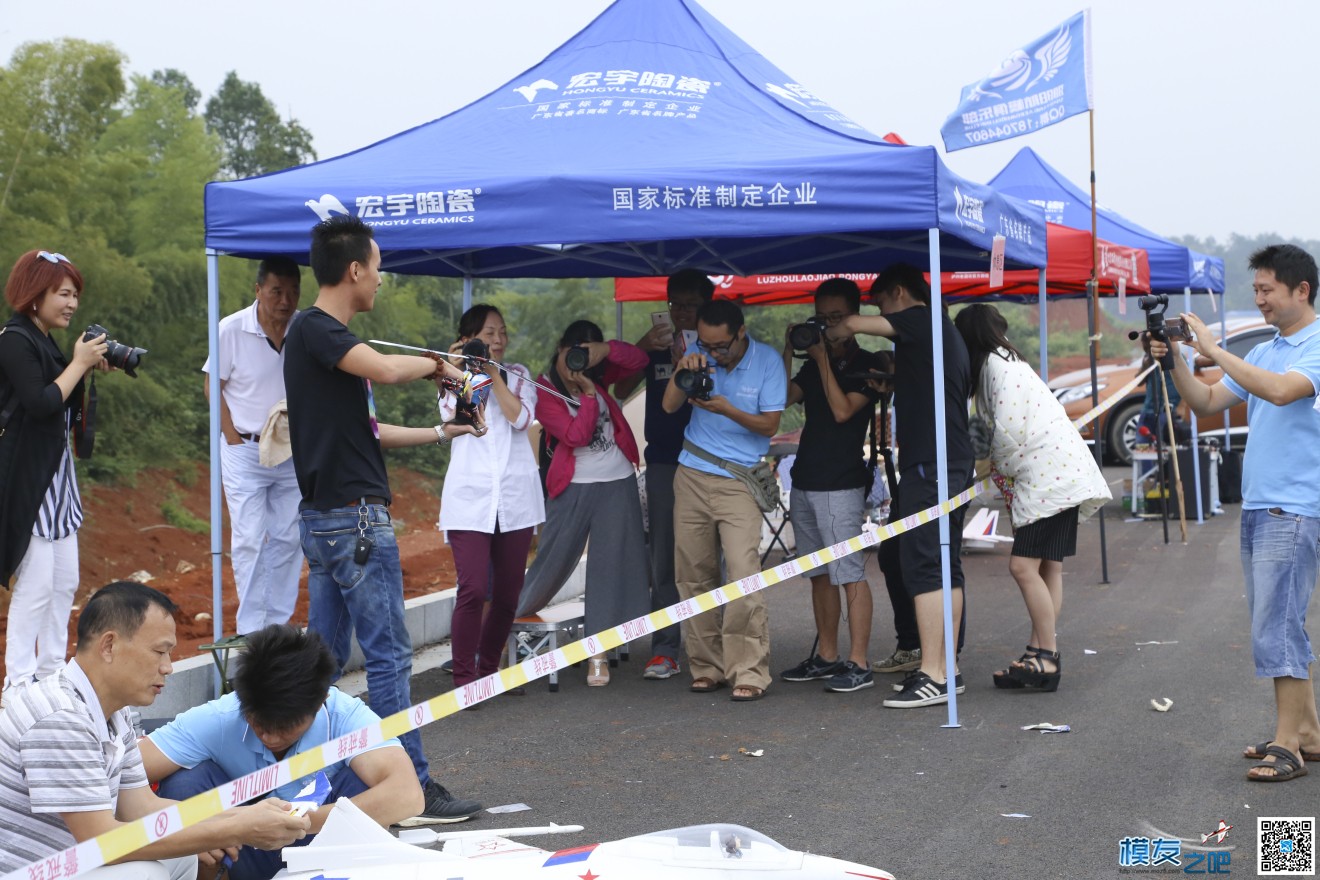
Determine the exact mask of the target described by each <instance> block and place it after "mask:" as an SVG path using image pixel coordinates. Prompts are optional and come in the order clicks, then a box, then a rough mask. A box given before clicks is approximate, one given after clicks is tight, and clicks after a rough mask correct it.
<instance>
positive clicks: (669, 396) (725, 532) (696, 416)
mask: <svg viewBox="0 0 1320 880" xmlns="http://www.w3.org/2000/svg"><path fill="white" fill-rule="evenodd" d="M675 366H676V367H677V370H676V371H675V373H674V378H671V379H670V380H669V385H668V387H666V388H665V396H664V408H665V411H666V412H671V413H672V412H677V411H678V410H679V409H681V408H682V406H683V404H684V403H685V402H687V400H688V395H687V394H686V393H685V392H684V391H683V389H682V388H680V387H679V386H678V385H677V384H676V382H675V379H676V378H677V377H678V376H680V375H682V374H683V371H684V370H688V371H692V372H696V373H701V374H709V375H710V376H711V378H712V380H713V382H714V389H713V390H712V391H711V392H710V393H709V395H708V396H706V397H704V399H703V397H702V396H694V397H692V398H691V402H692V419H691V421H689V422H688V426H687V430H686V431H685V432H684V434H683V452H682V454H680V455H679V458H678V465H679V466H678V472H677V473H676V474H675V476H674V571H675V579H676V581H677V584H678V594H679V595H680V596H682V597H683V598H684V599H690V598H692V597H693V596H695V595H696V594H698V593H705V592H708V591H710V590H713V589H716V588H718V587H719V586H720V554H721V552H722V553H723V554H724V563H725V566H726V569H727V574H728V577H729V580H731V581H736V580H738V579H740V578H745V577H748V576H750V575H754V574H756V573H757V571H759V570H760V557H759V556H758V555H757V550H758V548H759V546H760V543H761V522H762V520H761V509H760V507H758V506H757V503H756V499H755V498H754V497H753V496H752V493H751V490H750V489H749V488H748V487H747V486H746V485H745V484H744V483H743V482H742V481H741V480H739V479H737V478H735V477H734V476H733V474H732V473H730V472H729V471H728V470H726V469H725V468H724V467H723V466H722V465H720V464H717V463H715V462H714V461H711V460H710V459H712V458H714V459H716V460H720V461H728V462H732V463H734V464H738V465H742V466H743V467H751V466H753V465H755V464H756V463H757V462H759V461H760V460H761V457H762V456H763V455H765V453H766V451H767V450H768V449H769V448H770V438H771V437H772V436H774V433H775V432H776V431H778V430H779V417H780V415H781V414H782V413H783V410H784V401H785V398H786V396H787V393H788V391H787V389H788V378H787V377H786V376H785V375H784V364H783V361H782V360H781V359H780V357H779V353H778V352H776V351H775V350H774V349H773V348H771V347H770V346H768V345H762V344H761V343H759V342H756V341H755V340H753V339H752V338H751V336H749V335H748V333H747V328H746V326H744V324H743V314H742V310H741V309H740V308H738V306H737V305H735V304H734V303H732V302H729V301H728V300H716V301H714V302H711V303H708V304H706V305H705V306H702V308H701V311H700V312H699V313H698V314H697V342H696V344H695V345H694V346H692V348H690V349H689V350H688V353H687V354H685V355H684V356H683V358H682V359H681V360H679V362H678V363H677V364H676V365H675ZM682 625H683V642H684V644H686V645H687V654H688V668H689V671H690V672H691V675H692V684H691V685H690V686H689V687H690V689H691V690H693V691H695V692H697V693H709V692H710V691H714V690H718V689H719V688H721V687H723V686H724V685H725V684H726V683H728V684H730V685H732V687H733V694H732V697H731V699H733V700H735V701H739V702H742V701H747V700H759V699H760V698H761V697H762V696H764V695H765V689H766V687H768V686H769V684H770V622H769V613H768V612H767V610H766V604H765V598H764V597H763V596H762V595H761V594H760V593H753V594H752V595H750V596H746V597H744V598H742V599H739V600H738V601H736V602H732V603H730V604H728V605H726V606H724V607H722V608H718V609H715V610H712V611H707V612H706V613H705V614H700V615H697V616H696V617H692V618H689V619H687V620H684V621H683V624H682Z"/></svg>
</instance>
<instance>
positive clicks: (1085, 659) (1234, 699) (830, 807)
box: [413, 469, 1320, 878]
mask: <svg viewBox="0 0 1320 880" xmlns="http://www.w3.org/2000/svg"><path fill="white" fill-rule="evenodd" d="M1125 475H1126V472H1125V471H1122V470H1119V469H1110V470H1108V471H1107V476H1109V478H1110V479H1111V480H1114V481H1116V482H1115V489H1116V490H1117V488H1118V484H1117V481H1119V480H1121V479H1122V477H1123V476H1125ZM1115 494H1117V491H1116V493H1115ZM1123 517H1124V514H1123V512H1122V510H1121V509H1120V508H1119V505H1118V502H1117V501H1115V502H1114V503H1113V504H1111V505H1110V507H1109V508H1108V509H1107V511H1106V528H1107V537H1108V557H1109V582H1108V583H1101V576H1100V551H1099V528H1098V526H1097V524H1096V522H1095V521H1094V520H1092V521H1091V522H1089V523H1086V524H1083V525H1082V527H1081V529H1080V534H1079V554H1078V556H1077V557H1075V558H1073V559H1071V560H1069V561H1068V562H1067V563H1066V564H1065V586H1064V597H1065V598H1064V609H1063V614H1062V617H1061V621H1060V626H1059V643H1060V646H1061V648H1062V651H1063V654H1064V664H1063V679H1062V683H1061V685H1060V688H1059V690H1058V692H1057V693H1054V694H1042V693H1032V692H1012V691H999V690H996V689H995V688H994V687H993V685H992V682H991V673H992V671H993V670H995V669H998V668H1002V667H1003V666H1004V665H1005V663H1006V662H1007V661H1008V660H1010V659H1012V658H1014V657H1016V656H1017V655H1018V654H1019V653H1021V649H1022V646H1023V645H1024V644H1025V643H1026V639H1027V634H1028V632H1029V626H1028V623H1027V616H1026V611H1025V609H1024V607H1023V605H1022V601H1021V598H1020V595H1019V593H1018V590H1017V587H1016V585H1015V584H1014V582H1013V580H1012V578H1011V577H1010V576H1009V574H1008V549H1007V547H1008V545H1002V546H1001V547H1000V548H998V549H996V550H993V551H982V552H971V553H968V554H967V555H965V556H964V565H965V570H966V573H967V583H968V603H969V605H968V621H969V624H968V636H967V644H966V649H965V650H964V652H963V655H962V658H961V661H960V665H961V669H962V672H963V675H964V677H965V679H966V682H967V692H966V693H965V694H964V695H963V696H962V697H961V698H959V700H958V714H959V721H960V723H961V726H960V727H959V728H957V729H946V728H944V727H943V726H942V725H944V724H946V722H947V720H948V710H947V707H928V708H923V709H907V710H898V709H886V708H883V707H882V706H881V701H882V700H883V699H884V698H885V697H886V696H887V694H888V693H890V690H889V687H888V685H889V684H890V683H891V682H892V680H894V678H896V677H893V676H885V677H883V678H884V680H878V681H877V684H876V687H874V688H871V689H869V690H864V691H859V692H856V693H852V694H834V693H829V692H826V691H824V690H823V687H822V685H820V684H817V683H807V684H789V683H785V682H779V681H777V682H776V683H775V684H774V685H773V686H772V687H771V688H770V689H769V691H768V693H767V696H766V699H764V700H762V701H760V702H755V703H733V702H730V701H729V699H728V693H729V692H728V691H727V690H724V691H722V692H718V693H716V694H714V695H698V694H693V693H690V692H688V690H687V681H688V676H687V673H686V671H685V672H684V673H683V674H682V675H680V676H676V677H674V678H672V679H669V680H668V681H659V682H658V681H647V680H644V679H642V677H641V672H642V667H643V665H644V664H645V662H646V660H647V659H648V658H649V656H650V654H649V650H648V649H649V644H640V645H635V646H634V648H633V652H632V657H631V659H630V661H628V662H624V663H621V664H620V665H619V667H618V668H617V669H615V670H614V673H613V679H612V681H611V683H610V684H609V686H608V687H605V688H590V689H589V688H587V687H586V685H585V681H584V678H585V670H578V669H570V670H567V671H566V672H565V673H564V674H563V675H562V676H561V688H560V691H559V692H558V693H549V692H548V690H547V688H546V686H545V684H544V682H538V683H534V684H532V685H530V686H529V687H528V689H527V690H528V693H527V695H526V696H522V697H515V696H501V697H498V698H496V699H494V700H492V701H489V702H487V703H485V704H483V705H482V707H481V708H480V709H479V710H478V711H465V712H462V713H460V714H459V715H458V716H454V717H451V718H446V719H442V720H440V721H439V722H436V723H434V724H432V725H430V726H428V727H426V728H424V729H423V733H422V735H423V742H424V743H425V746H426V750H427V753H428V754H429V755H430V757H431V762H432V774H433V775H434V776H436V777H437V778H438V779H440V780H441V781H442V782H444V783H445V784H446V785H447V786H449V787H450V788H451V789H452V790H453V791H455V792H456V793H458V794H461V795H464V796H471V797H476V798H479V799H481V800H482V801H484V802H485V804H486V806H494V805H499V804H508V803H516V802H522V803H525V804H527V805H529V806H530V807H531V810H530V811H529V812H520V813H514V814H511V815H505V816H490V815H483V817H482V818H481V819H480V820H479V821H480V823H481V825H482V826H485V827H490V828H495V827H499V826H500V825H504V826H509V825H529V824H544V823H547V822H551V821H553V822H559V823H578V824H582V825H585V826H586V829H587V830H586V831H585V832H583V833H582V834H578V835H571V836H566V837H558V838H553V839H543V840H540V841H538V844H539V845H542V846H545V847H547V848H550V849H558V848H564V847H569V846H578V845H583V844H587V843H591V842H595V841H600V840H612V839H617V838H620V837H626V836H629V835H634V834H639V833H645V832H648V831H654V830H660V829H663V828H671V827H677V826H681V825H688V824H696V823H702V822H714V821H725V822H735V823H740V824H744V825H747V826H750V827H752V828H755V829H757V830H759V831H761V832H763V833H765V834H768V835H770V836H771V837H773V838H775V839H776V840H778V841H779V842H781V843H783V844H785V845H786V846H789V847H792V848H794V849H802V850H808V851H812V852H819V853H823V854H826V855H833V856H838V857H840V858H846V859H850V860H853V861H857V862H862V863H865V864H870V865H874V866H876V867H880V868H884V869H886V870H888V871H891V872H892V873H894V874H895V875H896V876H897V877H899V878H946V877H966V876H983V877H990V878H1017V877H1067V878H1085V877H1097V878H1098V877H1115V876H1118V875H1119V873H1120V871H1119V841H1120V840H1121V839H1123V838H1124V837H1129V836H1135V837H1156V836H1165V837H1178V838H1182V839H1183V840H1184V841H1190V842H1194V843H1196V844H1197V845H1199V843H1200V835H1201V834H1202V833H1205V832H1208V831H1211V830H1213V829H1214V828H1215V827H1216V825H1217V824H1218V822H1219V821H1220V820H1221V819H1222V820H1224V821H1226V822H1228V823H1229V824H1230V825H1233V826H1234V829H1233V830H1232V831H1231V832H1229V835H1228V836H1227V838H1226V839H1225V840H1224V844H1223V848H1225V849H1229V850H1230V851H1231V853H1232V856H1231V870H1232V872H1233V873H1236V874H1238V875H1239V876H1243V875H1246V876H1252V875H1254V874H1255V859H1256V833H1255V828H1256V819H1257V817H1260V816H1313V815H1315V814H1316V813H1317V805H1320V773H1317V774H1313V775H1312V776H1310V777H1306V778H1302V779H1298V780H1294V781H1292V782H1287V783H1282V784H1262V783H1254V782H1248V781H1247V779H1246V776H1245V773H1246V770H1247V768H1248V767H1249V766H1250V765H1249V763H1248V762H1247V761H1245V760H1243V759H1242V758H1241V757H1240V752H1241V749H1242V748H1243V747H1244V746H1246V745H1248V744H1249V743H1254V742H1256V741H1259V740H1261V739H1264V738H1266V737H1267V736H1268V735H1269V734H1270V733H1271V732H1272V729H1273V697H1272V694H1273V692H1272V688H1271V686H1270V684H1269V683H1268V682H1267V681H1262V680H1257V679H1256V678H1255V676H1254V673H1253V668H1252V663H1251V651H1250V643H1249V638H1248V625H1247V613H1246V606H1245V600H1244V599H1243V595H1242V577H1241V569H1240V564H1239V561H1238V549H1237V548H1238V544H1237V541H1238V532H1237V530H1238V518H1239V517H1238V508H1237V507H1236V506H1229V507H1228V509H1227V512H1226V513H1225V514H1224V515H1222V516H1218V517H1214V518H1212V519H1210V520H1208V521H1207V522H1206V523H1205V524H1203V525H1196V524H1195V523H1194V522H1193V523H1191V524H1190V525H1189V530H1190V536H1189V543H1188V544H1187V545H1185V546H1184V545H1183V544H1182V543H1180V541H1179V539H1178V530H1177V527H1176V523H1174V524H1171V527H1170V535H1171V538H1172V541H1173V543H1171V544H1169V545H1167V546H1166V545H1165V544H1164V543H1163V539H1162V532H1161V529H1160V525H1159V523H1158V522H1125V521H1124V519H1123ZM1001 531H1003V532H1005V533H1006V532H1007V528H1006V527H1002V528H1001ZM868 555H869V556H870V560H869V562H868V574H869V575H870V580H871V583H872V584H873V589H874V592H875V596H876V600H877V601H876V613H875V620H874V635H873V638H872V642H871V644H872V648H871V656H872V659H875V658H877V657H882V656H885V655H887V654H888V653H889V652H890V651H891V650H892V648H893V628H892V615H891V613H890V611H889V606H888V602H887V601H886V596H885V593H884V589H883V582H882V580H881V577H880V574H879V572H878V571H877V570H876V566H875V559H874V554H868ZM767 595H768V599H769V604H770V614H771V628H772V638H771V649H772V661H771V667H772V669H773V670H775V671H778V670H780V669H784V668H787V667H789V666H792V665H793V664H795V663H796V662H797V661H799V660H801V659H802V658H803V657H805V656H806V655H807V653H808V651H809V650H810V648H811V643H812V637H813V635H814V625H813V623H812V620H811V610H810V603H809V593H808V590H807V589H806V583H805V582H804V581H801V580H800V579H799V580H794V581H788V582H785V583H782V584H779V585H776V586H774V587H771V588H770V589H769V590H768V591H767ZM1315 617H1316V616H1315V615H1314V614H1313V615H1312V623H1313V624H1314V622H1315ZM1152 641H1153V642H1162V643H1163V644H1159V645H1139V644H1138V643H1142V642H1152ZM1087 651H1091V652H1094V653H1085V652H1087ZM881 678H882V677H880V676H877V679H881ZM451 687H452V679H450V678H449V677H448V676H446V675H444V674H442V673H441V672H439V671H438V670H432V671H429V672H425V673H422V674H420V675H418V676H417V677H416V678H415V679H414V682H413V693H414V697H415V698H416V699H418V700H420V699H424V698H427V697H430V696H433V695H434V694H436V693H438V692H441V691H444V690H448V689H450V688H451ZM1156 698H1169V699H1171V700H1172V701H1173V707H1172V709H1171V710H1170V711H1168V712H1167V713H1160V712H1156V711H1154V710H1153V709H1152V707H1151V700H1152V699H1156ZM1042 721H1048V722H1053V723H1060V724H1068V725H1071V727H1072V731H1071V732H1070V733H1063V734H1041V733H1038V732H1028V731H1023V730H1021V727H1022V726H1023V725H1028V724H1033V723H1036V722H1042ZM739 749H747V750H764V755H763V756H762V757H759V758H753V757H748V756H745V755H743V754H741V753H740V752H739ZM1006 813H1007V814H1025V815H1026V816H1027V817H1028V818H1007V817H1005V816H1004V815H1003V814H1006ZM460 827H475V826H473V825H468V826H460ZM1184 846H1186V843H1185V844H1184ZM1185 864H1186V859H1184V865H1185Z"/></svg>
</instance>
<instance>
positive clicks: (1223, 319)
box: [1206, 288, 1233, 452]
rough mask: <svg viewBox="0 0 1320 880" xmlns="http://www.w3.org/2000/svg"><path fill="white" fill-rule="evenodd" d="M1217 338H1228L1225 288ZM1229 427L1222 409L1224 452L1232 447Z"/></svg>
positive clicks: (1231, 433) (1220, 304)
mask: <svg viewBox="0 0 1320 880" xmlns="http://www.w3.org/2000/svg"><path fill="white" fill-rule="evenodd" d="M1206 293H1208V294H1210V297H1211V299H1213V298H1214V295H1215V292H1214V291H1213V290H1207V291H1206ZM1219 338H1220V339H1227V338H1228V290H1227V288H1225V290H1224V295H1223V296H1222V297H1221V298H1220V300H1219ZM1231 429H1232V419H1231V418H1229V415H1228V410H1224V451H1225V452H1231V451H1232V449H1233V432H1232V430H1231Z"/></svg>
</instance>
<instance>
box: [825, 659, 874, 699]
mask: <svg viewBox="0 0 1320 880" xmlns="http://www.w3.org/2000/svg"><path fill="white" fill-rule="evenodd" d="M873 684H875V677H874V676H872V675H871V670H869V669H866V668H864V667H862V666H858V665H857V664H856V663H854V662H852V661H851V660H849V661H847V662H846V663H844V664H843V669H842V670H841V671H840V672H838V673H836V674H834V675H832V676H830V680H829V682H827V683H826V685H825V690H827V691H834V692H835V693H836V694H850V693H852V692H853V691H860V690H863V689H865V688H869V687H871V686H872V685H873Z"/></svg>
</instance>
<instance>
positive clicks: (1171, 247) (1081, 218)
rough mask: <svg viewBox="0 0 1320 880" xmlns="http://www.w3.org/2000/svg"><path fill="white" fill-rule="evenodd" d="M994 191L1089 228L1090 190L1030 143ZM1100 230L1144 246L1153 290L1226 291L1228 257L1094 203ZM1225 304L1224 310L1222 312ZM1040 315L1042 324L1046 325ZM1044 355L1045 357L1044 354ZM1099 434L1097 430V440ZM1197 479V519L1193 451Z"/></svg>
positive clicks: (1054, 219) (1187, 301) (1187, 300)
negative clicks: (1167, 236) (1191, 245)
mask: <svg viewBox="0 0 1320 880" xmlns="http://www.w3.org/2000/svg"><path fill="white" fill-rule="evenodd" d="M990 185H991V186H992V187H994V188H995V189H996V190H998V191H1000V192H1004V193H1008V194H1010V195H1013V196H1016V197H1018V198H1020V199H1025V200H1027V201H1029V202H1031V203H1033V204H1036V205H1039V206H1040V207H1042V208H1044V210H1045V216H1046V219H1048V220H1049V222H1051V223H1060V224H1063V225H1064V226H1071V227H1073V228H1074V229H1088V230H1089V229H1090V228H1091V196H1090V193H1088V192H1086V191H1085V190H1083V189H1082V188H1081V187H1079V186H1077V185H1076V184H1074V183H1073V182H1072V181H1070V180H1069V179H1068V178H1066V177H1064V176H1063V175H1062V174H1060V173H1059V171H1058V170H1057V169H1055V168H1054V167H1053V166H1051V165H1050V164H1049V163H1048V162H1046V161H1045V160H1044V159H1042V158H1041V157H1040V155H1039V154H1037V153H1036V151H1035V150H1032V149H1031V148H1030V147H1023V148H1022V149H1021V150H1018V152H1017V154H1016V155H1015V156H1014V157H1013V158H1012V160H1010V161H1009V163H1008V164H1007V165H1005V166H1004V168H1003V169H1002V170H1001V171H1000V172H999V173H998V174H996V175H995V176H994V177H993V178H991V180H990ZM1096 234H1097V235H1099V236H1100V237H1101V238H1104V239H1107V240H1109V241H1113V242H1116V243H1118V244H1123V245H1128V246H1129V247H1139V248H1144V249H1145V251H1146V253H1147V254H1148V255H1149V258H1150V289H1151V291H1152V292H1155V293H1165V294H1171V293H1172V294H1176V293H1181V294H1182V295H1183V302H1184V308H1186V309H1188V310H1190V309H1191V294H1192V291H1193V289H1196V290H1205V291H1207V292H1210V293H1212V294H1214V293H1219V294H1222V293H1223V292H1224V261H1223V260H1221V259H1220V258H1219V257H1211V256H1207V255H1206V254H1201V253H1197V252H1196V251H1193V250H1191V249H1190V248H1188V247H1186V246H1184V245H1180V244H1177V243H1175V242H1172V241H1169V240H1168V239H1165V238H1161V237H1160V236H1158V235H1156V234H1155V233H1154V232H1151V231H1150V230H1148V229H1146V228H1144V227H1142V226H1140V225H1138V224H1137V223H1134V222H1132V221H1131V220H1129V219H1127V218H1126V217H1124V216H1123V215H1121V214H1119V213H1118V212H1116V211H1112V210H1110V209H1108V208H1104V207H1100V206H1097V207H1096ZM1226 312H1227V309H1223V310H1221V314H1223V313H1226ZM1044 324H1045V322H1044V319H1043V316H1042V320H1041V326H1042V327H1044ZM1042 360H1043V358H1042ZM1191 422H1192V438H1193V443H1195V439H1196V437H1197V424H1196V414H1195V413H1193V414H1192V419H1191ZM1099 436H1100V434H1099V432H1098V431H1097V432H1096V437H1097V443H1098V442H1099V440H1098V438H1099ZM1224 437H1225V441H1227V440H1228V437H1229V431H1228V416H1227V414H1225V416H1224ZM1192 467H1193V471H1194V480H1195V484H1196V521H1197V522H1202V521H1203V519H1204V517H1203V514H1202V506H1201V479H1200V469H1201V461H1200V456H1192Z"/></svg>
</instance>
